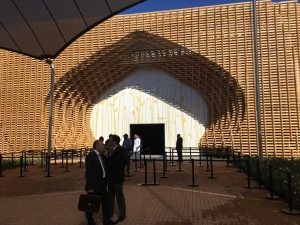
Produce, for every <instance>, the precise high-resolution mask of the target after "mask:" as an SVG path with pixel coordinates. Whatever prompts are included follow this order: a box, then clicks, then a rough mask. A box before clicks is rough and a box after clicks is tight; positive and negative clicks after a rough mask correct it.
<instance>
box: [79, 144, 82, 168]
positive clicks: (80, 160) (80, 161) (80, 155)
mask: <svg viewBox="0 0 300 225" xmlns="http://www.w3.org/2000/svg"><path fill="white" fill-rule="evenodd" d="M81 167H82V149H80V152H79V168H81Z"/></svg>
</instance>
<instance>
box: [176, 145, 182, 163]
mask: <svg viewBox="0 0 300 225" xmlns="http://www.w3.org/2000/svg"><path fill="white" fill-rule="evenodd" d="M176 150H177V155H178V161H182V148H177V149H176Z"/></svg>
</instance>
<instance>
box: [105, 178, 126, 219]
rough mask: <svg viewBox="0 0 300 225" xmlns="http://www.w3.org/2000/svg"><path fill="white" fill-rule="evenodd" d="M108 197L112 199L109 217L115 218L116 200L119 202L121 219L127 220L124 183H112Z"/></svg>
mask: <svg viewBox="0 0 300 225" xmlns="http://www.w3.org/2000/svg"><path fill="white" fill-rule="evenodd" d="M108 196H109V198H110V200H109V202H110V210H109V211H110V212H109V214H108V215H109V216H110V217H113V212H114V207H115V204H114V203H115V198H116V199H117V202H118V209H119V213H120V215H119V218H125V217H126V204H125V197H124V193H123V182H118V183H112V184H109V188H108Z"/></svg>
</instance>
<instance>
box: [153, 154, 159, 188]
mask: <svg viewBox="0 0 300 225" xmlns="http://www.w3.org/2000/svg"><path fill="white" fill-rule="evenodd" d="M152 162H153V184H152V185H153V186H157V185H159V183H157V181H156V160H155V159H153V160H152Z"/></svg>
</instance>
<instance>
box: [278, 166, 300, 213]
mask: <svg viewBox="0 0 300 225" xmlns="http://www.w3.org/2000/svg"><path fill="white" fill-rule="evenodd" d="M286 176H287V185H288V201H289V203H288V208H287V209H283V210H282V212H284V213H286V214H291V215H299V214H300V211H298V210H295V209H294V206H293V188H292V176H291V172H288V171H287V172H286Z"/></svg>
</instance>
